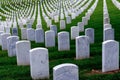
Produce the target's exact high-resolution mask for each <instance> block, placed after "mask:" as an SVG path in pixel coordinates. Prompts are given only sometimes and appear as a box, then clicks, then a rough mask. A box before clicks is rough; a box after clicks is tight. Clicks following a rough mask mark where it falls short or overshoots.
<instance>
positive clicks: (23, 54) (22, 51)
mask: <svg viewBox="0 0 120 80" xmlns="http://www.w3.org/2000/svg"><path fill="white" fill-rule="evenodd" d="M30 49H31V44H30V41H26V40H22V41H18V42H16V56H17V65H29V64H30V56H29V55H30V54H29V50H30Z"/></svg>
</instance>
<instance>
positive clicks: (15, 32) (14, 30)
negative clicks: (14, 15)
mask: <svg viewBox="0 0 120 80" xmlns="http://www.w3.org/2000/svg"><path fill="white" fill-rule="evenodd" d="M12 36H18V29H17V28H16V27H14V28H12Z"/></svg>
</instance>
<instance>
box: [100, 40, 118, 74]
mask: <svg viewBox="0 0 120 80" xmlns="http://www.w3.org/2000/svg"><path fill="white" fill-rule="evenodd" d="M118 69H119V43H118V42H117V41H114V40H107V41H104V42H103V44H102V72H107V71H113V70H118Z"/></svg>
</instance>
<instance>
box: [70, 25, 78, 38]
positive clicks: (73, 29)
mask: <svg viewBox="0 0 120 80" xmlns="http://www.w3.org/2000/svg"><path fill="white" fill-rule="evenodd" d="M78 36H79V27H78V26H73V27H71V39H72V40H73V39H75V38H76V37H78Z"/></svg>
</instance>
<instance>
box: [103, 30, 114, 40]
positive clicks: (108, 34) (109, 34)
mask: <svg viewBox="0 0 120 80" xmlns="http://www.w3.org/2000/svg"><path fill="white" fill-rule="evenodd" d="M103 36H104V38H103V39H104V41H106V40H114V29H112V28H107V29H104V35H103Z"/></svg>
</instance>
